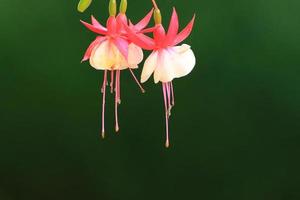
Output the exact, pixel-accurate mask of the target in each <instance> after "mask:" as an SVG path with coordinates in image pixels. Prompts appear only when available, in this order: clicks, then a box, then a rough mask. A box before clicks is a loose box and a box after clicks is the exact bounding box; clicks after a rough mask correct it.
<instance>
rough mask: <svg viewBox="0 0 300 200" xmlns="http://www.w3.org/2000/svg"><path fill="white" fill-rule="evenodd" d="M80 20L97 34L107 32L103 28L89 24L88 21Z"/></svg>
mask: <svg viewBox="0 0 300 200" xmlns="http://www.w3.org/2000/svg"><path fill="white" fill-rule="evenodd" d="M80 22H81V23H82V24H83V25H84V26H85V27H86V28H88V29H89V30H91V31H93V32H94V33H98V34H100V35H106V34H107V31H104V30H102V29H99V28H97V27H95V26H94V25H91V24H89V23H86V22H84V21H82V20H80Z"/></svg>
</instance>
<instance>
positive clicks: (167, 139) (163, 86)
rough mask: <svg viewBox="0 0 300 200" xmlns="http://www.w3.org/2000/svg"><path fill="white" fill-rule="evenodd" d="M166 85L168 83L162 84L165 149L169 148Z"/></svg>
mask: <svg viewBox="0 0 300 200" xmlns="http://www.w3.org/2000/svg"><path fill="white" fill-rule="evenodd" d="M167 84H168V83H162V88H163V96H164V104H165V118H166V119H165V120H166V143H165V146H166V148H168V147H169V111H168V110H169V108H168V96H167Z"/></svg>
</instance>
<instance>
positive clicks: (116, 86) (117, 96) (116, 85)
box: [115, 70, 120, 132]
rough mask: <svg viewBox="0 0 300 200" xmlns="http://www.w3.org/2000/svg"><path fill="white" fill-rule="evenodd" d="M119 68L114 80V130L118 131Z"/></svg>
mask: <svg viewBox="0 0 300 200" xmlns="http://www.w3.org/2000/svg"><path fill="white" fill-rule="evenodd" d="M119 87H120V70H117V72H116V82H115V130H116V132H118V131H119V120H118V105H119V101H120V97H119V92H120V88H119Z"/></svg>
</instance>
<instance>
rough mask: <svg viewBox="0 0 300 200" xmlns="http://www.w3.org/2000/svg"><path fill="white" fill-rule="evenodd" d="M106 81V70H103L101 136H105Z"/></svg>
mask: <svg viewBox="0 0 300 200" xmlns="http://www.w3.org/2000/svg"><path fill="white" fill-rule="evenodd" d="M106 82H107V70H105V71H104V78H103V84H102V89H101V91H102V93H103V94H102V133H101V136H102V138H104V137H105V127H104V122H105V120H104V117H105V116H104V114H105V90H106Z"/></svg>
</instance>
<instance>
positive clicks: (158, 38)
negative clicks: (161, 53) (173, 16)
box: [153, 24, 166, 47]
mask: <svg viewBox="0 0 300 200" xmlns="http://www.w3.org/2000/svg"><path fill="white" fill-rule="evenodd" d="M153 34H154V40H155V44H156V46H158V47H160V46H162V45H163V44H164V42H165V39H166V32H165V29H164V27H163V26H162V25H161V24H157V25H156V29H155V31H154V32H153Z"/></svg>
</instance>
